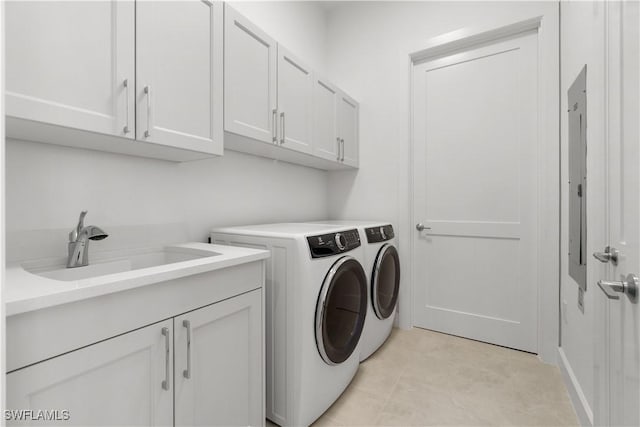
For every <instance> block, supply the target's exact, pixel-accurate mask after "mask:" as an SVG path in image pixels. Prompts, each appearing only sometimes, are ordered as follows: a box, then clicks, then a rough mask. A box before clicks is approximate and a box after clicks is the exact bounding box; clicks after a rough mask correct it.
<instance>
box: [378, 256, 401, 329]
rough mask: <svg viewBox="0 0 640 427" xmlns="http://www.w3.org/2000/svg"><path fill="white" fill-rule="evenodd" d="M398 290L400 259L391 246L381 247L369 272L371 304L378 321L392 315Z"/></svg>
mask: <svg viewBox="0 0 640 427" xmlns="http://www.w3.org/2000/svg"><path fill="white" fill-rule="evenodd" d="M399 290H400V258H399V256H398V251H397V250H396V248H395V246H393V245H389V244H386V245H383V246H382V248H380V250H379V251H378V256H377V257H376V262H375V263H374V265H373V271H372V272H371V304H373V311H374V312H375V313H376V316H378V319H386V318H388V317H389V316H391V314H393V309H394V308H395V307H396V302H397V301H398V291H399Z"/></svg>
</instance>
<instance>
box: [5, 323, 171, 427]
mask: <svg viewBox="0 0 640 427" xmlns="http://www.w3.org/2000/svg"><path fill="white" fill-rule="evenodd" d="M163 328H166V332H167V333H168V335H163V333H162V332H163ZM172 346H173V341H172V323H171V321H170V320H168V321H164V322H160V323H156V324H154V325H151V326H147V327H145V328H142V329H138V330H136V331H133V332H129V333H127V334H124V335H120V336H118V337H115V338H112V339H109V340H106V341H102V342H100V343H98V344H94V345H91V346H88V347H85V348H82V349H79V350H76V351H72V352H71V353H67V354H64V355H62V356H58V357H55V358H53V359H49V360H46V361H44V362H41V363H38V364H35V365H32V366H29V367H27V368H24V369H20V370H18V371H14V372H12V373H10V374H8V375H7V408H8V409H10V410H20V409H26V410H34V411H37V410H59V411H62V410H68V411H69V417H70V418H69V420H68V421H60V422H59V424H60V425H78V426H88V425H113V426H115V425H131V426H141V425H145V426H152V425H165V426H169V425H172V423H173V388H172V387H173V384H171V383H168V384H166V387H164V388H163V381H165V380H169V381H171V379H172V378H171V376H169V377H167V374H168V373H169V374H171V373H172V371H170V369H172V367H173V361H172V355H171V351H170V350H171V348H172ZM166 388H168V390H167V389H166ZM27 421H29V420H27ZM39 423H41V422H33V421H32V422H25V423H24V424H39ZM8 424H10V425H11V424H12V422H9V423H8ZM16 424H21V423H16ZM44 424H46V425H50V424H51V423H50V422H45V423H44Z"/></svg>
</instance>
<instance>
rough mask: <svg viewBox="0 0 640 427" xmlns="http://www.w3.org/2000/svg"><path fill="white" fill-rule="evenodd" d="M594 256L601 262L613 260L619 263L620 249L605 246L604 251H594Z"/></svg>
mask: <svg viewBox="0 0 640 427" xmlns="http://www.w3.org/2000/svg"><path fill="white" fill-rule="evenodd" d="M593 257H594V258H595V259H597V260H598V261H600V262H604V263H607V262H611V264H613V265H618V250H617V249H616V248H612V247H611V246H607V247H606V248H604V252H594V253H593Z"/></svg>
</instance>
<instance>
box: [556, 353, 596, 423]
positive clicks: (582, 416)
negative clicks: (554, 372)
mask: <svg viewBox="0 0 640 427" xmlns="http://www.w3.org/2000/svg"><path fill="white" fill-rule="evenodd" d="M558 361H559V362H560V363H558V365H559V367H560V372H561V373H562V379H563V380H564V384H565V385H566V387H567V391H568V392H569V397H570V398H571V403H572V405H573V410H574V411H575V412H576V415H577V416H578V421H579V422H580V425H581V426H583V427H591V426H593V411H592V410H591V407H590V406H589V402H588V401H587V398H586V397H585V395H584V392H583V391H582V387H580V383H579V382H578V379H577V378H576V376H575V374H574V373H573V369H571V364H569V360H568V359H567V356H566V355H565V354H564V350H562V348H560V347H558Z"/></svg>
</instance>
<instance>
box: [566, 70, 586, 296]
mask: <svg viewBox="0 0 640 427" xmlns="http://www.w3.org/2000/svg"><path fill="white" fill-rule="evenodd" d="M568 100H569V103H568V106H569V275H570V276H571V277H572V278H573V279H574V280H575V281H576V282H577V283H578V285H579V286H580V288H581V289H582V291H586V290H587V66H586V65H585V66H584V68H582V71H580V74H578V77H577V78H576V80H575V81H574V82H573V84H572V85H571V87H570V88H569V92H568Z"/></svg>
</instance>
